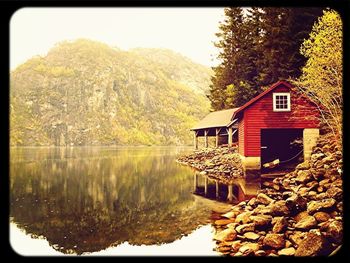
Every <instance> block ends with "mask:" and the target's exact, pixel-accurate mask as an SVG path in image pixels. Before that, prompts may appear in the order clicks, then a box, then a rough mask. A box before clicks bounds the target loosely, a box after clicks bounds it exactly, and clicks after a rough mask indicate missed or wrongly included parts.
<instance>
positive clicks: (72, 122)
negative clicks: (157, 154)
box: [10, 39, 211, 146]
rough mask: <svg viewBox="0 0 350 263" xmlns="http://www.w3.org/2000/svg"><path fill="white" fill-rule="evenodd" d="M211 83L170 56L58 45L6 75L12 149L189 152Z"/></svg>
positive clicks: (205, 72) (202, 70) (87, 44)
mask: <svg viewBox="0 0 350 263" xmlns="http://www.w3.org/2000/svg"><path fill="white" fill-rule="evenodd" d="M179 65H180V66H179ZM210 75H211V70H210V69H208V68H206V67H204V66H201V65H198V64H195V63H193V62H191V61H190V60H189V59H187V58H184V57H182V56H181V55H179V54H176V53H174V52H172V51H169V50H156V49H154V50H153V49H142V50H141V49H138V50H134V51H130V52H125V51H121V50H119V49H116V48H111V47H109V46H107V45H105V44H102V43H99V42H94V41H89V40H84V39H81V40H77V41H74V42H63V43H61V44H58V45H57V46H56V47H54V48H53V49H52V50H51V51H50V52H49V53H48V54H47V55H46V56H45V57H35V58H32V59H31V60H29V61H27V62H26V63H24V64H22V65H21V66H19V67H18V68H16V69H15V70H14V71H12V72H11V75H10V80H11V83H10V129H11V130H10V137H11V138H10V139H11V140H10V142H11V145H59V146H62V145H110V144H119V145H125V144H133V145H135V144H136V145H137V144H148V145H150V144H158V145H167V144H188V143H190V142H191V138H192V137H191V134H190V133H189V128H190V127H191V126H192V125H194V123H195V122H196V121H198V120H199V119H200V118H202V117H204V116H205V115H206V114H207V113H208V111H209V107H210V105H209V101H208V100H207V98H206V97H205V95H204V91H205V89H206V87H208V86H209V81H210Z"/></svg>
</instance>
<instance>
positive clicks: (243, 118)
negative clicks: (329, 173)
mask: <svg viewBox="0 0 350 263" xmlns="http://www.w3.org/2000/svg"><path fill="white" fill-rule="evenodd" d="M220 112H224V113H227V112H225V111H218V112H216V115H219V114H220ZM209 115H213V113H210V114H209ZM209 115H208V116H209ZM208 116H207V117H208ZM226 119H227V120H226V122H227V123H223V121H221V123H220V125H221V126H220V127H226V128H227V130H228V131H230V130H231V129H233V132H232V133H237V134H238V152H239V154H240V157H241V160H242V164H243V167H244V169H245V173H246V175H249V174H256V171H257V170H259V171H260V170H261V168H262V166H263V164H265V163H268V162H271V161H273V160H275V159H279V160H280V161H282V162H283V161H285V160H287V159H289V158H290V157H291V156H295V154H298V153H300V151H301V152H303V154H304V160H306V159H308V158H310V155H311V151H312V147H313V146H314V145H315V144H316V140H317V138H318V136H319V125H320V114H319V110H318V108H317V106H316V105H315V104H314V103H313V102H312V101H311V100H310V99H308V98H307V97H305V96H304V95H302V94H301V93H300V92H299V91H298V90H297V89H296V88H295V87H293V86H292V85H291V84H289V83H288V82H286V81H278V82H276V83H275V84H273V85H272V86H271V87H270V88H268V89H267V90H265V91H264V92H262V93H261V94H260V95H258V96H256V97H255V98H253V99H251V100H250V101H248V102H247V103H246V104H244V105H243V106H241V107H239V108H238V109H237V108H235V109H233V110H232V115H231V116H230V117H229V118H227V117H226ZM209 126H210V125H209ZM209 126H208V127H205V125H200V126H198V125H197V126H196V127H194V128H192V129H191V130H193V131H194V132H195V146H196V145H197V142H198V140H197V136H201V135H202V134H204V136H207V135H209V136H210V134H216V136H217V137H218V136H219V135H220V132H216V133H214V132H211V131H210V129H213V125H211V126H210V127H209ZM214 126H215V125H214ZM215 129H216V131H218V127H215ZM235 129H237V130H235ZM225 130H226V129H225ZM230 133H231V132H230ZM230 133H229V135H231V134H230ZM229 139H230V140H229V146H230V145H231V143H232V137H231V136H229ZM205 141H206V142H207V138H206V140H205ZM217 141H218V139H217ZM206 146H207V143H206ZM250 172H252V173H250Z"/></svg>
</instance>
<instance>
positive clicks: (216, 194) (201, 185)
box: [193, 171, 261, 204]
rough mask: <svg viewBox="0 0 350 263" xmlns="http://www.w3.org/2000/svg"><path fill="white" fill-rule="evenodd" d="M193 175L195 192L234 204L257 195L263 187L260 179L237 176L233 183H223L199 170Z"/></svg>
mask: <svg viewBox="0 0 350 263" xmlns="http://www.w3.org/2000/svg"><path fill="white" fill-rule="evenodd" d="M193 177H194V180H193V193H194V194H197V195H201V196H204V197H206V198H209V199H216V200H219V201H222V202H228V203H232V204H236V203H239V202H241V201H243V200H247V199H250V198H252V197H254V196H256V193H257V191H258V190H260V189H261V182H260V180H259V179H255V180H246V179H243V178H237V179H235V180H234V182H232V183H223V182H221V181H219V180H218V179H214V178H211V177H209V176H207V175H202V174H200V172H198V171H196V172H194V175H193Z"/></svg>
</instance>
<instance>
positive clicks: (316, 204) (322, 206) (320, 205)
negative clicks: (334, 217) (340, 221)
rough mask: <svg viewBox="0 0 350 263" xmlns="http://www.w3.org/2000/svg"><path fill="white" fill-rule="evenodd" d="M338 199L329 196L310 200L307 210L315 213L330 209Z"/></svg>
mask: <svg viewBox="0 0 350 263" xmlns="http://www.w3.org/2000/svg"><path fill="white" fill-rule="evenodd" d="M335 203H336V200H335V199H333V198H327V199H323V200H318V201H310V202H309V203H308V204H307V211H308V213H309V214H314V213H316V212H318V211H328V210H330V209H331V208H333V207H334V205H335Z"/></svg>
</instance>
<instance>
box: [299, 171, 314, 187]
mask: <svg viewBox="0 0 350 263" xmlns="http://www.w3.org/2000/svg"><path fill="white" fill-rule="evenodd" d="M312 179H313V177H312V174H311V172H310V171H308V170H300V171H298V176H297V178H296V179H295V181H296V182H298V183H302V184H306V183H307V182H309V181H311V180H312Z"/></svg>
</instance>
